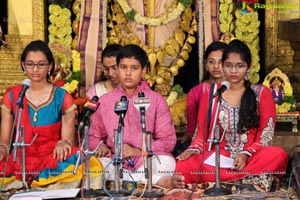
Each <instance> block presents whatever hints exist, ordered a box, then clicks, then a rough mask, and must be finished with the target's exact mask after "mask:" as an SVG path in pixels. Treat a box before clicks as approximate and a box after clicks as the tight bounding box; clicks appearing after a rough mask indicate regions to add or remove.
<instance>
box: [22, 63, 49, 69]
mask: <svg viewBox="0 0 300 200" xmlns="http://www.w3.org/2000/svg"><path fill="white" fill-rule="evenodd" d="M48 65H49V63H37V64H35V63H33V62H28V63H25V67H26V68H28V69H33V68H34V67H35V66H37V68H39V69H45V68H46V67H47V66H48Z"/></svg>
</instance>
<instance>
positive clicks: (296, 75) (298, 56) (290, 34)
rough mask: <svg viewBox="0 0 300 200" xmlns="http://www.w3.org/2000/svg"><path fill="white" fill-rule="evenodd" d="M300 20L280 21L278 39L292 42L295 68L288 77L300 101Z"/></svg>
mask: <svg viewBox="0 0 300 200" xmlns="http://www.w3.org/2000/svg"><path fill="white" fill-rule="evenodd" d="M299 32H300V20H282V21H278V37H279V38H280V39H283V40H287V41H289V42H290V44H291V47H292V49H293V50H294V52H295V54H294V57H293V61H294V64H293V67H292V68H291V69H290V70H289V72H288V76H289V79H290V82H291V84H292V86H293V91H294V96H295V98H296V99H299V96H300V94H299V88H300V36H299V34H295V33H299Z"/></svg>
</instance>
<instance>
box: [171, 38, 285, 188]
mask: <svg viewBox="0 0 300 200" xmlns="http://www.w3.org/2000/svg"><path fill="white" fill-rule="evenodd" d="M222 61H223V71H224V75H225V77H226V79H227V80H228V82H229V83H230V88H229V89H227V90H225V92H224V93H222V94H221V95H220V96H218V97H216V98H215V99H213V103H210V101H211V97H210V95H209V92H206V93H205V94H204V95H203V99H202V100H201V105H200V109H199V115H198V125H199V128H198V135H197V137H196V138H195V139H194V140H193V141H192V144H191V145H190V146H189V148H188V149H187V150H186V151H185V152H183V153H182V154H181V155H180V156H178V162H177V165H176V171H177V172H178V173H180V174H182V175H183V176H184V178H185V182H186V183H196V182H197V181H198V179H199V180H200V182H201V183H203V182H214V181H215V180H216V179H215V170H216V169H215V166H211V165H208V164H205V163H204V161H205V160H206V159H207V158H208V157H209V156H210V155H211V154H212V153H214V152H215V148H214V145H213V148H212V150H211V151H210V152H208V151H207V150H208V143H207V139H208V138H209V137H210V133H211V132H212V127H213V119H214V117H215V115H214V114H217V122H216V125H217V126H219V128H220V136H221V138H222V140H221V144H220V149H221V150H220V151H221V155H223V156H226V157H229V158H232V159H233V165H232V167H229V168H220V179H221V181H222V182H224V181H226V182H227V181H235V180H240V181H241V182H242V183H247V184H252V185H254V186H258V187H256V188H259V189H263V190H266V191H269V190H270V189H271V186H272V182H273V180H274V176H277V177H281V176H282V175H283V174H285V170H286V165H287V153H286V152H285V151H284V150H283V149H281V148H280V147H275V146H272V138H273V135H274V128H275V119H276V116H275V104H274V100H273V97H272V94H271V92H270V90H269V89H268V88H266V87H265V86H262V85H251V84H250V81H249V78H248V74H249V67H250V63H251V53H250V50H249V48H248V47H247V46H246V45H245V44H244V43H243V42H241V41H239V40H234V41H232V42H231V43H230V44H229V46H228V47H226V48H225V49H224V53H223V57H222ZM218 98H221V99H220V107H219V112H218V113H216V106H217V101H218ZM211 105H212V106H211ZM210 107H211V109H212V112H211V113H212V116H211V117H210V118H208V115H207V113H208V111H209V109H210ZM208 119H210V120H208ZM209 121H210V122H209ZM221 165H222V163H221Z"/></svg>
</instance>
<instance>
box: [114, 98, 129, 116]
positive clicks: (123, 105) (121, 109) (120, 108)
mask: <svg viewBox="0 0 300 200" xmlns="http://www.w3.org/2000/svg"><path fill="white" fill-rule="evenodd" d="M127 109H128V100H127V97H126V96H122V97H121V100H120V101H118V102H116V103H115V108H114V110H115V113H116V114H118V115H119V114H126V112H127Z"/></svg>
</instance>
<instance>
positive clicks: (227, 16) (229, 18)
mask: <svg viewBox="0 0 300 200" xmlns="http://www.w3.org/2000/svg"><path fill="white" fill-rule="evenodd" d="M233 7H234V3H233V2H232V0H220V7H219V8H220V9H219V24H220V25H219V26H220V31H221V32H222V33H223V34H224V33H226V32H232V31H233V27H234V26H233V15H232V10H233Z"/></svg>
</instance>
